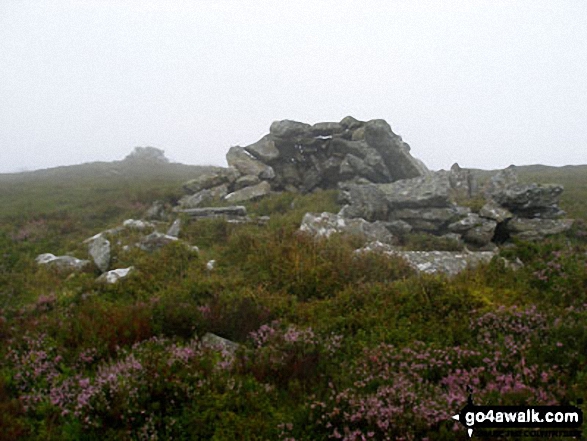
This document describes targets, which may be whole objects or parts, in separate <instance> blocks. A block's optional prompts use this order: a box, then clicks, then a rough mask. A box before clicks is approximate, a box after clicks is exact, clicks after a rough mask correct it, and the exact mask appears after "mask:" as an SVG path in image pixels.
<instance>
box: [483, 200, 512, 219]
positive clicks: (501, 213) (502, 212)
mask: <svg viewBox="0 0 587 441" xmlns="http://www.w3.org/2000/svg"><path fill="white" fill-rule="evenodd" d="M479 216H481V217H485V218H487V219H493V220H494V221H496V222H498V223H500V222H505V221H506V220H508V219H511V218H512V217H514V215H513V214H512V213H511V212H510V211H509V210H508V209H506V208H503V207H502V206H501V205H499V204H497V203H496V202H495V201H493V200H490V201H489V202H487V203H486V204H485V205H483V207H481V209H480V210H479Z"/></svg>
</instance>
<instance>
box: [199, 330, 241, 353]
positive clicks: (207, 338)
mask: <svg viewBox="0 0 587 441" xmlns="http://www.w3.org/2000/svg"><path fill="white" fill-rule="evenodd" d="M201 341H202V344H203V345H204V346H208V347H210V348H213V349H216V350H219V351H221V352H225V353H227V354H230V355H234V354H235V353H236V351H237V350H238V348H239V344H238V343H235V342H233V341H230V340H227V339H226V338H223V337H220V336H218V335H216V334H212V333H211V332H206V334H204V336H203V337H202V340H201Z"/></svg>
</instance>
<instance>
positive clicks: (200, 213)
mask: <svg viewBox="0 0 587 441" xmlns="http://www.w3.org/2000/svg"><path fill="white" fill-rule="evenodd" d="M175 211H177V212H178V213H184V214H186V215H188V216H190V217H192V218H201V219H204V218H225V219H234V218H243V217H246V216H247V209H246V208H245V207H244V206H242V205H231V206H229V207H202V208H190V209H185V210H182V209H177V210H175Z"/></svg>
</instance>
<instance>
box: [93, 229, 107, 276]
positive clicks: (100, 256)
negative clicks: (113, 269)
mask: <svg viewBox="0 0 587 441" xmlns="http://www.w3.org/2000/svg"><path fill="white" fill-rule="evenodd" d="M90 239H91V240H90V241H89V243H88V254H89V255H90V257H91V258H92V260H93V261H94V263H95V264H96V266H97V267H98V269H99V270H100V271H102V272H104V271H107V270H108V267H110V241H109V240H108V239H106V238H105V237H104V235H102V234H98V235H96V236H94V237H93V238H90Z"/></svg>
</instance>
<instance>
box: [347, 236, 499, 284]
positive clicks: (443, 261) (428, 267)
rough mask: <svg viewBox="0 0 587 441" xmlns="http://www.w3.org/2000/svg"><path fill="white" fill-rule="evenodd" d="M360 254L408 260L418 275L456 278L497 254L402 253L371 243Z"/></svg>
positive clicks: (482, 252) (479, 252)
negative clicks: (378, 254) (376, 254)
mask: <svg viewBox="0 0 587 441" xmlns="http://www.w3.org/2000/svg"><path fill="white" fill-rule="evenodd" d="M357 252H358V253H364V252H378V253H382V254H386V255H388V256H397V257H401V258H403V259H405V260H406V262H407V263H408V264H409V265H410V266H411V267H412V268H414V269H415V270H416V271H417V272H418V273H425V274H446V275H448V276H455V275H457V274H458V273H460V272H462V271H464V270H465V269H467V268H474V267H476V266H478V265H479V264H481V263H487V262H490V261H491V259H493V257H494V256H496V254H495V253H494V252H493V251H476V252H461V251H400V250H396V249H394V248H393V247H389V246H388V245H385V244H381V243H377V242H375V243H369V244H368V245H366V246H365V247H363V248H361V249H359V250H357Z"/></svg>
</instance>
